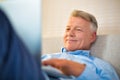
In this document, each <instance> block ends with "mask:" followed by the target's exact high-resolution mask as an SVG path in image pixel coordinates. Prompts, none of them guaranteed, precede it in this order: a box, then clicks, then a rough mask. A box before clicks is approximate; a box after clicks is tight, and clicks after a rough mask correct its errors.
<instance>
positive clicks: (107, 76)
mask: <svg viewBox="0 0 120 80" xmlns="http://www.w3.org/2000/svg"><path fill="white" fill-rule="evenodd" d="M76 80H119V78H118V76H117V74H116V72H115V70H114V69H113V68H112V67H111V66H109V65H107V66H106V68H104V69H102V70H100V71H97V69H92V68H91V67H89V66H86V68H85V70H84V71H83V73H82V74H81V75H80V76H78V77H77V78H76Z"/></svg>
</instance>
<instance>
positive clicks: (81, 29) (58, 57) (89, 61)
mask: <svg viewBox="0 0 120 80" xmlns="http://www.w3.org/2000/svg"><path fill="white" fill-rule="evenodd" d="M97 28H98V25H97V21H96V19H95V17H94V16H93V15H91V14H89V13H87V12H84V11H79V10H74V11H73V12H72V14H71V16H70V18H69V21H68V23H67V26H66V30H65V34H64V48H62V52H60V53H54V54H47V55H43V56H42V64H43V65H51V66H53V67H55V68H57V69H59V70H61V71H62V73H63V74H66V75H69V76H70V75H72V76H75V78H74V79H73V80H119V78H118V76H117V74H116V72H115V70H114V69H113V67H112V66H111V65H110V64H109V63H107V62H105V61H103V60H101V59H99V58H97V57H94V56H92V55H90V48H91V45H92V43H93V42H95V40H96V32H97ZM62 80H67V79H62ZM71 80H72V79H71Z"/></svg>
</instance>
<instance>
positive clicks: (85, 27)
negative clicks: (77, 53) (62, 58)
mask: <svg viewBox="0 0 120 80" xmlns="http://www.w3.org/2000/svg"><path fill="white" fill-rule="evenodd" d="M90 26H91V23H90V22H88V21H86V20H84V19H82V18H80V17H70V19H69V21H68V24H67V26H66V30H65V34H64V47H65V48H66V49H67V50H68V51H74V50H88V49H90V45H91V43H92V42H94V41H95V39H96V34H95V33H93V32H92V31H91V27H90Z"/></svg>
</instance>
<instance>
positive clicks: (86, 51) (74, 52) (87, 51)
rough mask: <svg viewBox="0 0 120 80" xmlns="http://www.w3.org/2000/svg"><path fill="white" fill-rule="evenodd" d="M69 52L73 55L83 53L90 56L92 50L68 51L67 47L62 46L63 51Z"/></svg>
mask: <svg viewBox="0 0 120 80" xmlns="http://www.w3.org/2000/svg"><path fill="white" fill-rule="evenodd" d="M64 52H65V53H66V52H67V53H69V54H73V55H83V56H87V57H90V50H76V51H67V50H66V49H65V48H62V53H64Z"/></svg>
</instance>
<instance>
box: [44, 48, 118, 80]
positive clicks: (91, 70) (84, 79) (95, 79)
mask: <svg viewBox="0 0 120 80" xmlns="http://www.w3.org/2000/svg"><path fill="white" fill-rule="evenodd" d="M51 58H59V59H67V60H71V61H75V62H78V63H84V64H86V68H85V70H84V71H83V73H82V74H81V75H79V76H78V77H76V79H71V80H119V78H118V76H117V74H116V72H115V70H114V68H113V67H112V66H111V65H110V64H109V63H107V62H105V61H103V60H101V59H99V58H97V57H94V56H91V55H90V51H89V50H76V51H72V52H68V51H67V50H66V49H65V48H62V52H60V53H54V54H46V55H43V56H42V60H47V59H51ZM73 68H74V67H73ZM61 80H66V79H61Z"/></svg>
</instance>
